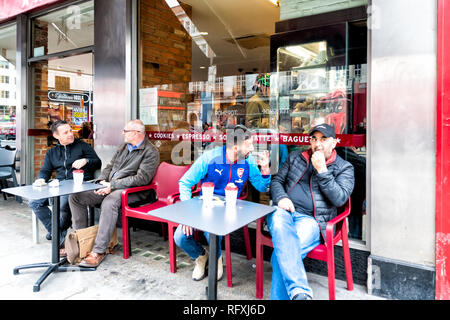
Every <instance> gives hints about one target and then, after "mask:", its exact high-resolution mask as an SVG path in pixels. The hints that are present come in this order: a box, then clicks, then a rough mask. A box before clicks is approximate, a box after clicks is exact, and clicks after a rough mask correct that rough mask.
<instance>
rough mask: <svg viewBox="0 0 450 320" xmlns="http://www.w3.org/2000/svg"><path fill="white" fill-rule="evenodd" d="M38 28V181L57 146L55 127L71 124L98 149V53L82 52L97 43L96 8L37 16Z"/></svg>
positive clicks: (34, 72) (34, 75)
mask: <svg viewBox="0 0 450 320" xmlns="http://www.w3.org/2000/svg"><path fill="white" fill-rule="evenodd" d="M32 26H33V29H32V43H33V51H32V58H33V60H32V63H31V64H30V76H31V79H32V81H31V83H32V85H31V88H30V90H31V96H32V97H33V98H32V101H33V114H34V117H33V120H32V123H31V124H30V127H31V128H33V129H32V130H31V132H36V134H32V135H33V136H34V138H33V143H34V147H33V149H34V150H35V153H34V162H33V166H32V167H33V168H34V169H33V170H34V176H35V175H36V174H37V172H38V171H39V170H40V168H41V166H42V163H43V160H44V156H45V153H46V150H47V149H48V148H50V147H52V146H53V145H55V144H56V143H57V141H56V140H55V139H54V138H53V136H52V135H51V133H50V132H49V129H50V126H51V124H52V123H53V122H55V121H57V120H66V121H67V122H69V123H70V124H71V126H72V129H73V131H74V134H75V136H76V137H77V138H80V139H83V140H84V141H85V142H87V143H89V144H90V145H92V146H94V140H93V137H94V134H93V129H94V125H93V119H94V115H93V113H94V109H93V82H94V67H93V66H94V54H93V50H86V53H81V54H80V53H79V52H78V51H77V49H79V48H83V47H89V46H92V45H93V44H94V3H93V1H88V2H84V3H81V4H77V5H76V6H75V5H72V6H68V7H65V8H62V9H59V10H56V11H53V12H51V13H48V14H45V15H43V16H39V17H36V18H34V19H32ZM52 54H56V56H55V55H53V56H52ZM49 55H50V56H49ZM36 129H37V130H36ZM33 178H34V177H33Z"/></svg>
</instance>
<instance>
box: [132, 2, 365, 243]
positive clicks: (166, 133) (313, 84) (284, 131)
mask: <svg viewBox="0 0 450 320" xmlns="http://www.w3.org/2000/svg"><path fill="white" fill-rule="evenodd" d="M249 17H258V19H251V18H249ZM279 20H280V7H278V6H275V5H273V4H272V3H271V2H269V1H257V0H249V1H244V2H243V1H227V2H222V1H207V2H206V1H196V0H187V1H183V2H181V1H177V0H161V1H150V0H141V1H140V2H139V24H138V25H139V49H138V50H139V51H138V52H139V62H138V85H139V88H138V90H139V92H138V116H139V117H140V118H141V119H142V120H143V121H144V123H145V124H146V127H147V130H148V132H149V137H150V138H151V139H152V140H153V142H154V143H155V145H156V146H157V147H158V148H159V150H160V153H161V161H167V162H172V163H175V164H189V163H192V161H193V160H195V159H196V158H197V157H198V156H199V155H200V154H201V153H202V152H203V151H204V150H205V149H207V148H209V147H211V146H213V145H217V143H219V144H220V143H222V142H223V135H221V133H225V132H226V128H227V127H228V126H230V125H234V124H244V125H246V126H247V127H249V128H252V130H253V132H254V133H255V136H254V142H255V154H256V155H257V154H258V153H259V152H261V151H262V150H270V151H271V169H272V173H273V174H276V172H277V171H278V168H279V166H281V165H282V163H283V161H284V160H285V159H286V156H287V154H288V152H290V151H293V150H295V149H298V148H302V149H303V148H308V145H309V139H308V132H309V129H310V128H311V127H312V126H314V125H315V124H318V123H323V122H326V123H328V124H331V125H334V127H335V130H336V134H337V138H338V141H339V142H338V146H339V147H338V148H337V151H338V153H339V154H340V155H341V156H342V157H344V158H345V159H347V160H348V161H350V162H352V164H353V165H354V167H355V175H356V187H355V191H354V193H353V194H352V196H351V197H352V212H353V213H352V216H351V217H350V218H349V225H350V227H349V229H350V236H351V237H352V238H354V239H359V240H363V241H365V230H366V223H365V222H364V215H365V175H366V169H365V162H366V161H365V153H366V149H365V131H366V83H367V26H366V21H352V22H343V23H340V24H337V25H330V26H326V27H321V28H315V29H309V30H304V31H298V32H295V33H294V32H293V33H292V34H291V33H289V32H288V33H285V34H280V35H278V34H276V33H275V25H276V23H277V22H278V21H279ZM180 138H181V139H183V142H182V143H181V142H180V141H179V140H180ZM210 142H215V144H211V143H210ZM185 143H187V144H189V146H190V147H188V148H186V147H180V146H181V145H182V144H185ZM183 152H185V153H186V152H188V153H189V156H186V155H182V153H183ZM264 200H268V195H264V194H261V199H260V201H264Z"/></svg>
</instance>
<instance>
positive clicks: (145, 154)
mask: <svg viewBox="0 0 450 320" xmlns="http://www.w3.org/2000/svg"><path fill="white" fill-rule="evenodd" d="M158 165H159V152H158V150H157V149H156V147H155V146H154V145H153V144H152V143H151V142H150V141H149V140H148V139H147V138H144V142H143V143H142V144H141V145H140V147H139V148H138V149H136V150H133V151H132V152H129V151H128V148H127V144H126V143H123V144H121V145H120V146H119V148H118V149H117V151H116V153H115V154H114V156H113V158H112V159H111V162H110V163H109V164H108V165H107V166H106V167H105V169H103V170H102V172H101V174H100V176H99V177H98V179H97V180H106V181H108V182H111V190H115V189H126V188H131V187H139V186H145V185H148V184H150V182H151V181H152V179H153V175H154V174H155V172H156V169H157V168H158Z"/></svg>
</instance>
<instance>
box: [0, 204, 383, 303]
mask: <svg viewBox="0 0 450 320" xmlns="http://www.w3.org/2000/svg"><path fill="white" fill-rule="evenodd" d="M0 219H1V221H2V223H1V224H0V243H1V244H2V245H1V246H0V261H1V263H0V299H3V300H11V299H13V300H15V299H25V300H204V299H205V286H207V278H205V279H204V280H202V281H198V282H196V281H193V280H191V273H192V269H193V263H192V261H191V260H190V258H189V257H188V256H186V254H184V253H183V252H182V251H181V250H180V249H178V250H177V254H178V256H177V257H178V271H177V272H176V273H171V272H170V268H169V258H168V243H167V241H164V240H163V239H162V237H160V236H159V235H158V234H157V233H154V232H150V231H146V230H137V231H135V232H131V241H132V248H133V255H132V256H131V257H130V258H129V259H127V260H125V259H123V258H122V247H121V240H122V239H121V233H122V232H121V229H118V235H119V242H120V244H119V246H118V247H117V248H116V250H115V252H114V254H111V255H108V256H107V257H106V258H105V260H104V261H103V262H102V263H101V265H100V266H99V267H98V268H97V270H96V271H85V272H65V273H54V274H51V275H50V276H49V277H48V278H47V279H46V280H45V281H44V282H43V284H42V286H41V290H40V291H39V292H33V284H34V283H35V282H36V280H37V279H38V278H39V277H40V276H41V275H42V273H43V272H44V269H29V270H24V271H21V272H20V273H19V274H18V275H14V274H13V268H14V267H16V266H19V265H24V264H30V263H37V262H48V261H50V260H51V259H50V252H51V242H50V241H47V240H46V239H45V234H46V231H45V229H44V227H43V226H42V224H40V243H39V244H33V242H32V229H31V210H30V209H29V208H28V205H27V203H25V202H24V203H22V204H19V203H17V202H16V201H15V200H14V198H12V197H8V200H7V201H3V200H2V201H1V202H0ZM231 256H232V270H233V287H232V288H229V287H227V283H226V273H225V266H224V277H223V279H222V280H221V281H220V282H219V284H218V294H217V296H218V299H221V300H256V301H258V300H257V299H256V297H255V278H256V270H255V258H253V259H252V260H247V259H246V257H245V256H242V255H239V254H235V253H232V255H231ZM264 272H265V275H264V300H267V299H269V295H270V280H271V265H270V263H269V262H266V261H265V262H264ZM308 278H309V281H310V285H311V287H312V289H313V292H314V299H315V300H327V299H328V281H327V278H326V277H323V276H320V275H317V274H312V273H309V274H308ZM366 292H367V289H366V287H364V286H360V285H355V288H354V290H353V291H347V290H346V283H345V282H344V281H341V280H336V298H337V299H338V300H384V299H382V298H379V297H375V296H371V295H368V294H367V293H366Z"/></svg>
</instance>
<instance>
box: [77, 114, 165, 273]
mask: <svg viewBox="0 0 450 320" xmlns="http://www.w3.org/2000/svg"><path fill="white" fill-rule="evenodd" d="M123 135H124V143H123V144H121V145H120V146H119V148H118V150H117V151H116V153H115V154H114V156H113V158H112V160H111V162H110V163H109V164H108V165H107V166H106V168H105V169H103V170H102V172H101V174H100V176H99V177H98V180H99V181H100V183H101V184H103V185H104V186H105V188H102V189H99V190H96V191H86V192H81V193H76V194H72V195H70V197H69V204H70V209H71V210H72V225H73V228H74V229H75V230H77V229H82V228H86V227H87V226H88V206H93V205H98V204H101V214H100V221H99V226H98V232H97V237H96V239H95V243H94V247H93V249H92V252H89V253H88V255H87V256H86V258H85V259H83V261H82V262H81V263H80V266H84V267H96V266H98V265H99V264H100V262H101V261H102V260H103V258H104V257H105V252H106V249H107V248H108V246H109V241H110V239H111V236H112V234H113V231H114V228H115V226H116V222H117V217H118V215H119V210H120V209H121V206H122V191H123V189H127V188H131V187H139V186H145V185H148V184H150V182H151V181H152V179H153V175H154V174H155V172H156V169H157V168H158V165H159V152H158V150H157V149H156V147H155V146H153V144H152V143H151V142H150V141H149V140H148V138H147V137H146V134H145V126H144V124H143V123H142V121H141V120H131V121H128V123H127V124H126V126H125V128H124V130H123ZM146 196H148V194H145V195H143V194H139V193H137V194H133V195H132V197H131V195H130V202H134V201H138V200H143V199H142V198H141V197H146Z"/></svg>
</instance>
